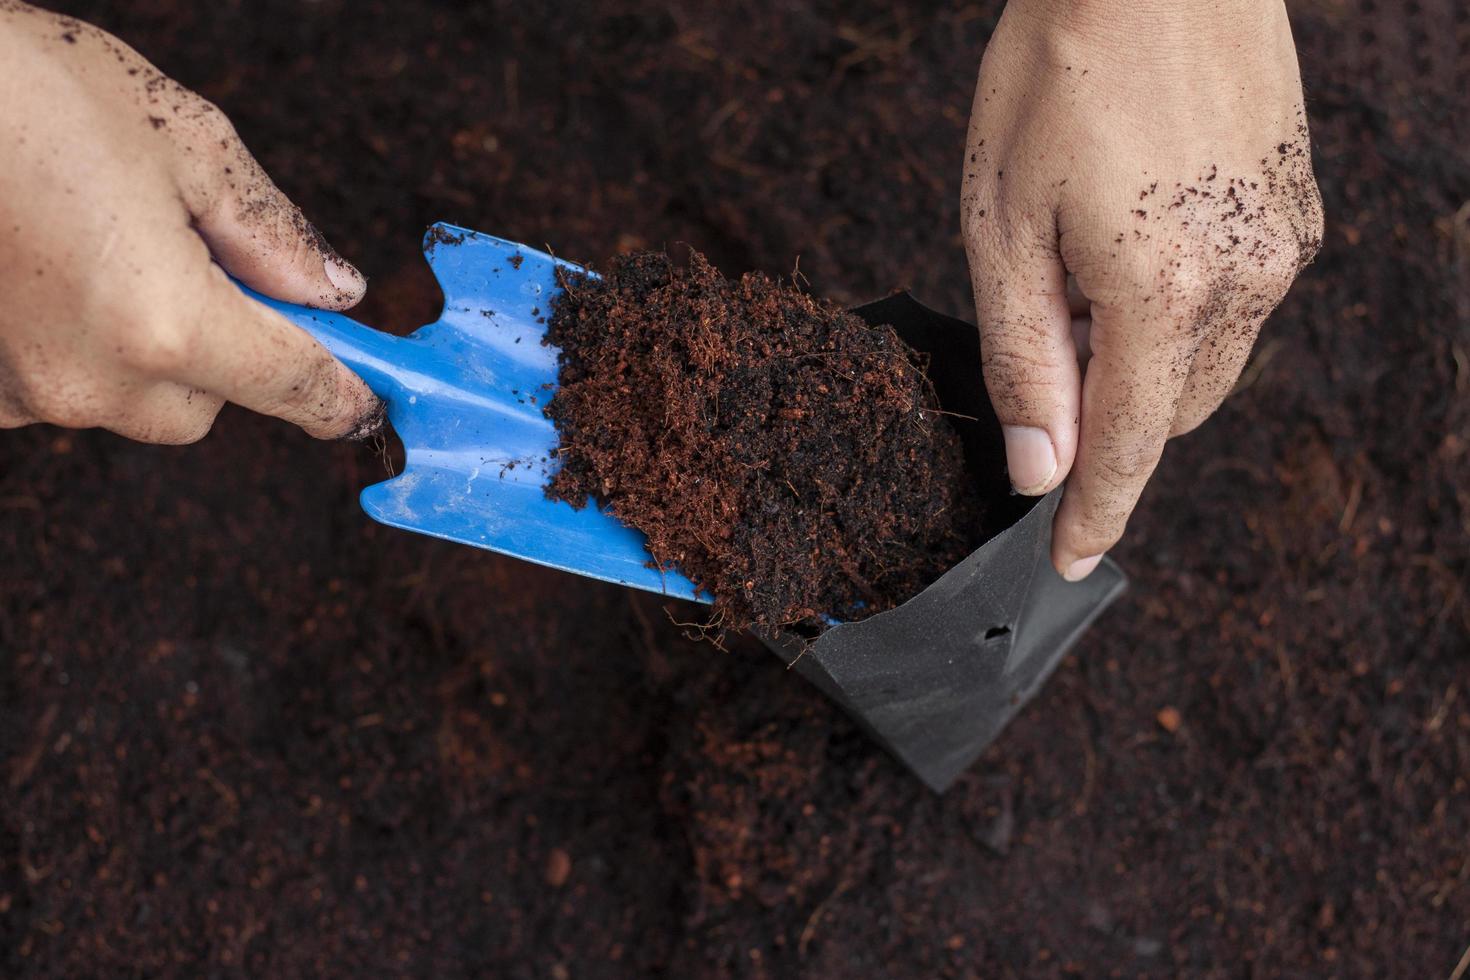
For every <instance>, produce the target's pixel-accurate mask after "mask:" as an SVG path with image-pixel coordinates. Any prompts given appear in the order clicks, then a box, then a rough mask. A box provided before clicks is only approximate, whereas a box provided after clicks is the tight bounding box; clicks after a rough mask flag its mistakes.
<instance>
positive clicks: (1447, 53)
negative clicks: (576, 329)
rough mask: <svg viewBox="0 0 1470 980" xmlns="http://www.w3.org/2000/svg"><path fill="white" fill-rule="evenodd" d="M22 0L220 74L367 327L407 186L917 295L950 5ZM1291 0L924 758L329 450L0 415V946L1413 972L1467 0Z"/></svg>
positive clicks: (445, 198) (1456, 467)
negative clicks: (1005, 650)
mask: <svg viewBox="0 0 1470 980" xmlns="http://www.w3.org/2000/svg"><path fill="white" fill-rule="evenodd" d="M65 6H66V7H67V9H68V10H69V12H72V13H75V14H77V15H79V16H81V17H83V18H86V19H89V20H94V21H96V22H98V23H101V24H102V25H103V26H106V27H108V28H109V29H111V30H113V31H115V32H117V33H118V34H120V35H121V37H122V38H123V39H124V40H126V41H128V42H130V43H131V44H133V45H135V46H136V47H138V48H139V49H140V50H141V51H142V52H143V53H144V54H145V55H146V56H147V57H149V58H151V59H153V60H154V61H155V62H157V63H158V64H159V65H160V66H161V67H162V68H163V69H164V70H165V71H167V72H169V73H171V74H173V75H174V76H176V77H177V78H178V79H179V80H180V81H182V82H183V83H184V84H185V85H188V86H190V87H193V88H196V89H198V90H199V91H201V92H202V93H203V94H205V95H206V96H208V97H209V98H211V99H213V100H215V101H217V102H218V103H219V104H220V105H222V106H223V107H224V108H225V110H226V111H227V112H228V113H229V114H230V115H231V117H233V119H234V120H235V122H236V123H237V125H238V127H239V129H240V130H241V132H242V134H243V135H244V137H245V140H246V142H247V144H248V145H249V146H251V148H252V149H254V150H255V152H256V153H257V154H258V155H259V157H260V158H261V160H262V162H263V163H264V164H265V166H266V168H267V169H268V170H269V171H270V172H271V173H272V174H273V175H275V177H276V178H277V180H278V182H279V183H280V184H281V185H282V186H283V187H284V188H285V189H286V191H287V192H288V193H289V194H291V195H292V196H293V197H294V198H295V199H296V200H298V201H299V202H300V203H301V204H302V205H303V206H304V207H305V209H306V211H307V213H308V214H309V215H311V216H312V217H313V218H314V219H315V220H317V221H318V222H319V223H320V224H321V226H322V228H323V230H324V231H325V232H326V234H327V235H328V237H329V238H330V239H331V240H332V242H333V243H334V244H335V245H336V246H337V247H338V248H339V249H340V250H341V251H342V252H343V253H344V254H345V255H347V256H348V257H350V258H351V259H353V260H354V261H356V262H358V263H359V264H360V265H361V267H362V268H363V269H364V270H365V271H366V272H367V273H368V275H369V276H370V277H371V279H372V287H371V290H370V293H369V298H368V300H367V302H366V304H365V306H364V307H363V308H362V310H361V313H362V315H363V317H364V318H366V319H368V320H369V321H370V322H373V323H376V324H380V325H384V326H387V327H391V328H393V329H396V330H399V331H406V330H408V329H411V328H412V327H414V326H416V325H418V324H419V323H421V322H424V321H426V320H428V319H431V318H432V317H433V316H434V314H435V312H436V308H437V303H438V294H437V291H436V288H435V286H434V284H433V282H432V280H431V278H430V277H429V274H428V272H427V269H426V268H425V266H424V265H423V263H422V261H421V259H420V257H419V250H418V240H419V237H420V235H421V233H422V230H423V228H424V227H425V226H426V225H427V224H428V223H430V222H431V221H434V220H438V219H446V220H450V221H455V222H458V223H460V224H464V225H467V226H471V227H476V228H481V229H484V230H487V231H491V232H494V233H496V234H499V235H503V236H505V237H508V238H512V239H518V240H522V241H526V242H530V243H536V244H539V243H542V242H546V243H550V244H551V245H552V246H553V247H554V248H555V249H556V251H557V253H558V254H560V255H565V256H569V257H572V258H578V259H590V260H601V259H603V258H605V257H606V256H608V255H610V254H613V253H614V252H617V251H619V250H628V249H634V248H642V247H660V246H663V245H666V244H674V243H677V242H681V241H683V242H688V243H691V244H693V245H695V246H697V247H698V248H700V249H701V250H703V251H705V252H707V253H709V255H710V257H711V259H712V260H714V261H715V262H716V264H717V265H719V266H720V267H721V268H722V269H724V270H726V271H727V272H729V273H732V274H735V273H739V272H741V271H744V270H746V269H750V268H759V269H764V270H766V271H768V272H772V273H777V274H782V273H789V272H790V270H791V269H792V267H793V265H794V263H795V261H796V258H797V256H800V262H801V271H802V272H803V273H804V274H805V275H806V276H808V277H809V278H810V280H811V282H812V283H813V286H814V289H815V290H816V291H817V292H819V293H821V294H824V295H829V296H833V297H836V298H838V299H842V300H844V301H850V302H859V301H862V300H867V299H871V298H874V297H876V296H879V295H882V294H883V293H885V292H887V291H888V290H889V289H890V288H892V287H896V286H907V287H909V288H911V289H912V290H913V291H914V293H915V294H916V295H917V296H918V297H919V298H920V299H922V300H924V301H925V302H927V303H929V304H930V305H933V306H936V307H939V308H941V309H944V310H946V311H949V312H953V313H956V314H958V315H961V316H966V317H967V318H968V317H969V315H970V304H969V299H968V296H967V295H966V292H967V277H966V272H965V265H964V252H963V250H962V248H961V245H960V242H959V239H958V232H957V229H958V214H957V210H958V197H959V195H958V181H959V176H960V162H961V148H962V140H963V134H964V124H965V119H966V114H967V111H968V108H969V103H970V94H971V89H972V85H973V79H974V75H975V71H976V67H977V65H978V61H979V57H980V53H981V51H982V49H983V45H984V42H985V39H986V37H987V36H988V33H989V30H990V29H991V27H992V26H993V24H994V20H995V17H996V15H997V14H998V8H999V4H998V3H985V4H979V5H973V6H963V5H952V4H933V5H921V4H892V3H866V2H842V3H836V2H832V3H792V4H774V3H752V2H725V3H721V4H692V5H691V4H669V5H667V7H661V6H659V5H656V4H628V3H622V2H617V0H614V2H608V3H598V4H582V3H566V4H525V3H505V2H501V3H483V4H476V5H473V9H472V10H471V9H468V8H469V7H470V5H458V4H450V3H438V2H425V0H413V2H395V3H387V2H380V0H368V2H358V3H348V2H346V0H319V2H313V3H299V2H291V3H287V2H282V0H265V2H252V3H248V4H247V3H241V2H219V3H210V4H203V3H182V2H140V3H135V4H128V5H125V7H126V9H124V5H115V4H103V3H100V2H75V3H68V4H66V5H65ZM1292 7H1293V13H1294V21H1295V27H1296V31H1297V34H1298V38H1299V41H1300V46H1301V53H1302V62H1303V69H1304V73H1305V77H1306V82H1307V88H1308V99H1309V111H1310V113H1311V122H1312V131H1313V142H1314V151H1315V154H1316V166H1317V171H1318V175H1319V177H1320V179H1321V182H1322V189H1323V193H1324V197H1325V199H1326V206H1327V214H1328V236H1327V241H1326V246H1325V248H1324V250H1323V252H1322V255H1321V257H1320V258H1319V259H1318V261H1317V264H1316V265H1315V266H1314V267H1313V268H1312V269H1311V270H1310V271H1309V272H1308V273H1307V275H1306V277H1305V279H1304V280H1303V281H1302V282H1301V283H1300V284H1299V285H1298V286H1297V288H1296V289H1295V290H1294V291H1293V293H1292V295H1291V297H1290V298H1289V299H1288V301H1287V302H1286V304H1285V306H1284V307H1283V308H1282V309H1281V310H1280V312H1279V313H1278V314H1277V315H1276V316H1275V317H1274V318H1273V320H1272V322H1271V323H1270V324H1269V325H1268V327H1267V330H1266V332H1265V335H1264V337H1263V339H1262V342H1261V344H1260V346H1259V349H1258V351H1257V353H1256V355H1255V359H1254V361H1253V363H1252V366H1251V367H1250V369H1249V370H1248V372H1247V374H1246V379H1245V384H1246V387H1245V390H1244V391H1242V392H1241V393H1240V394H1239V395H1238V396H1237V397H1236V398H1235V399H1234V400H1233V401H1231V402H1230V403H1229V404H1228V405H1227V407H1225V408H1224V409H1223V410H1222V411H1221V412H1220V413H1219V415H1218V416H1217V417H1216V418H1215V419H1214V420H1213V421H1211V422H1210V423H1209V424H1208V425H1206V426H1205V427H1204V428H1203V429H1202V430H1201V431H1199V432H1198V433H1196V434H1194V435H1191V436H1189V437H1187V438H1185V439H1182V440H1179V441H1178V442H1177V443H1175V444H1174V445H1173V446H1172V447H1171V448H1170V450H1169V451H1168V453H1167V454H1166V455H1165V458H1164V462H1163V465H1162V467H1161V469H1160V471H1159V474H1158V476H1157V477H1156V479H1155V480H1154V481H1153V483H1152V484H1151V485H1150V487H1149V490H1148V492H1147V493H1146V495H1145V497H1144V500H1143V503H1142V506H1141V510H1140V512H1139V514H1138V516H1137V518H1136V519H1135V520H1134V522H1133V525H1132V528H1131V531H1130V534H1129V536H1128V538H1127V540H1126V541H1125V542H1124V543H1123V544H1122V546H1121V547H1119V548H1118V549H1117V551H1116V553H1115V554H1116V557H1117V558H1118V560H1119V561H1120V562H1121V563H1122V564H1123V565H1124V566H1125V567H1126V568H1127V569H1128V570H1129V571H1130V572H1131V574H1132V576H1133V581H1134V585H1133V590H1132V592H1131V593H1130V594H1129V595H1128V596H1127V597H1126V598H1125V599H1124V600H1122V602H1121V603H1120V604H1119V605H1118V606H1116V607H1115V608H1114V609H1113V610H1111V611H1110V612H1109V613H1107V614H1106V616H1105V617H1104V618H1103V619H1102V620H1101V622H1099V624H1098V625H1097V627H1096V628H1095V629H1094V630H1093V631H1092V632H1091V633H1090V634H1089V635H1088V637H1087V638H1086V639H1085V640H1084V641H1083V642H1082V643H1081V644H1080V645H1079V647H1078V649H1077V650H1076V652H1075V654H1074V655H1073V656H1072V657H1071V658H1070V659H1069V660H1068V661H1067V662H1066V663H1065V664H1064V665H1063V667H1062V668H1061V669H1060V670H1059V672H1058V673H1057V675H1056V676H1055V678H1054V679H1053V680H1052V681H1051V682H1050V683H1049V684H1048V685H1047V687H1046V689H1045V690H1044V691H1043V692H1042V694H1041V695H1040V696H1039V698H1038V700H1037V701H1036V702H1035V703H1034V704H1033V705H1032V706H1031V707H1030V708H1029V709H1028V710H1026V711H1025V712H1024V713H1023V714H1022V715H1021V716H1020V717H1019V718H1018V719H1017V720H1016V722H1015V723H1014V724H1013V725H1012V726H1011V727H1010V729H1009V730H1008V731H1007V732H1006V733H1005V735H1004V736H1003V737H1002V738H1001V739H1000V740H999V742H998V743H997V744H996V745H995V746H994V747H993V748H992V749H991V750H990V751H989V752H988V753H987V754H986V756H985V757H984V759H983V760H982V761H981V762H980V764H978V765H977V766H975V767H974V769H973V770H972V771H971V772H970V773H968V774H967V775H966V776H965V777H964V778H963V779H962V780H961V782H960V783H959V785H957V786H956V787H955V789H954V790H953V791H952V792H951V793H950V794H949V795H947V796H945V797H943V798H936V797H933V796H931V795H929V794H928V793H927V792H926V791H925V790H923V789H922V788H921V787H920V786H919V785H918V784H917V782H915V781H914V780H913V779H911V778H910V777H908V776H907V775H906V774H905V773H904V772H903V771H902V770H901V769H900V768H899V767H898V766H897V765H896V764H895V763H893V762H892V761H890V760H889V759H888V758H887V757H885V756H884V755H883V754H882V753H881V752H880V751H879V750H878V749H876V748H875V747H874V746H872V745H871V744H870V743H869V742H868V741H867V740H866V739H865V738H864V737H863V736H862V735H861V734H860V733H859V732H857V731H856V730H855V729H854V728H853V726H852V725H851V724H850V723H849V722H848V721H847V720H846V719H845V718H843V717H842V716H841V715H840V714H839V713H838V712H837V711H836V710H835V709H834V708H832V707H831V706H830V705H829V704H828V703H826V702H825V701H824V700H823V699H822V698H821V697H820V696H819V695H818V694H817V693H816V692H815V691H814V690H812V689H810V688H808V687H807V686H806V685H805V684H804V683H803V682H801V681H800V680H799V679H798V678H797V677H795V676H794V675H792V674H789V673H787V672H785V671H784V670H782V669H781V666H780V664H779V662H777V661H776V660H775V659H774V658H773V657H771V656H770V654H768V653H766V652H765V651H764V650H763V649H762V648H760V647H759V646H757V645H756V644H754V643H753V642H743V643H738V644H736V645H735V646H734V647H733V648H732V649H731V650H730V651H729V652H728V653H721V652H719V651H717V650H715V649H713V648H712V647H710V646H708V645H700V644H694V643H691V642H688V641H686V640H684V639H683V638H682V636H681V633H680V631H679V630H678V629H676V628H674V627H673V626H672V625H671V624H670V622H669V620H668V618H667V617H666V616H665V614H664V612H663V610H662V604H661V603H660V602H659V601H658V600H657V599H655V598H651V597H649V598H645V597H641V596H637V595H633V594H631V593H628V592H626V591H621V590H618V589H616V588H611V587H603V586H600V585H597V584H594V583H590V582H587V581H583V580H579V579H574V578H571V577H568V576H564V575H560V574H557V573H553V572H550V571H545V570H541V569H537V568H532V567H529V566H526V565H522V564H517V563H514V562H511V561H508V560H502V559H498V558H496V557H493V556H489V555H486V554H483V553H478V552H475V551H473V550H471V549H467V548H462V547H455V546H451V545H446V544H443V543H440V542H436V541H432V540H429V539H427V538H422V537H417V536H412V535H406V534H401V533H398V532H394V531H391V530H389V529H386V528H382V527H379V526H376V525H374V524H373V523H371V522H370V521H368V520H367V519H366V518H365V517H364V516H363V515H362V514H361V513H360V511H359V510H358V508H357V506H356V504H355V500H354V498H355V495H356V493H357V491H358V489H359V488H360V487H361V486H363V485H364V484H365V483H367V482H369V481H372V480H375V479H378V478H380V477H381V476H383V475H384V473H383V469H384V467H383V463H382V461H381V460H380V459H379V458H378V457H377V456H375V455H374V454H373V453H372V452H371V451H370V450H368V449H365V448H362V447H356V446H348V445H324V444H320V443H316V442H314V441H312V440H310V439H308V438H306V437H304V436H302V435H301V434H300V433H298V432H296V431H294V430H292V429H291V428H289V427H288V426H285V425H283V424H280V423H276V422H272V421H269V420H265V419H261V418H256V417H252V416H250V415H248V414H247V413H244V412H241V411H237V410H234V409H227V410H226V411H225V413H224V415H223V416H222V417H221V419H220V421H219V424H218V425H217V427H216V430H215V432H214V434H213V435H211V436H210V437H209V438H208V439H207V440H206V441H205V442H203V443H202V444H200V445H198V446H195V447H190V448H184V449H164V448H149V447H144V446H138V445H133V444H130V443H127V442H125V441H123V440H121V439H117V438H114V437H111V436H109V435H106V434H102V433H95V432H85V433H72V432H64V431H61V430H56V429H47V428H31V429H26V430H22V431H16V432H7V433H3V434H0V555H3V556H4V562H5V563H4V566H3V576H0V973H3V974H5V975H7V976H129V975H140V976H141V975H149V976H161V975H176V976H189V977H193V976H204V975H209V976H229V975H242V976H280V977H290V976H351V975H358V976H380V975H392V974H394V973H403V974H411V975H418V976H441V977H454V976H472V975H474V976H501V977H557V978H560V977H619V976H648V975H666V976H672V977H705V976H710V977H718V976H752V977H760V976H770V977H788V976H811V977H843V978H847V977H876V976H884V977H933V976H966V977H980V976H984V977H995V976H1025V977H1047V976H1066V975H1076V976H1085V977H1096V976H1107V975H1119V976H1188V977H1217V976H1218V977H1236V976H1242V977H1279V976H1287V977H1321V976H1344V977H1368V976H1372V977H1416V978H1418V977H1425V976H1431V977H1433V976H1447V975H1448V974H1449V973H1450V972H1451V970H1452V969H1453V968H1454V967H1455V965H1456V963H1457V961H1458V960H1459V959H1460V957H1461V954H1462V952H1463V951H1464V950H1465V948H1466V944H1467V943H1470V853H1467V848H1466V842H1467V839H1470V785H1467V777H1470V669H1467V668H1470V654H1467V647H1470V642H1467V634H1470V595H1467V594H1466V593H1467V586H1470V543H1467V542H1470V534H1467V531H1470V528H1467V524H1470V435H1467V429H1470V282H1467V278H1466V277H1467V274H1470V273H1467V270H1470V224H1467V222H1470V215H1467V213H1466V212H1463V211H1461V210H1460V209H1461V208H1462V207H1463V206H1464V205H1465V203H1466V201H1467V200H1470V152H1467V148H1466V143H1465V131H1464V122H1465V119H1466V118H1467V116H1470V106H1467V99H1470V96H1467V95H1466V93H1467V92H1470V13H1467V8H1466V7H1465V5H1463V4H1460V3H1457V2H1456V0H1417V2H1414V3H1408V4H1402V5H1400V4H1387V3H1380V2H1375V0H1356V2H1354V0H1316V2H1299V3H1294V4H1293V5H1292ZM1457 211H1459V212H1460V216H1459V218H1458V219H1457V217H1456V214H1457Z"/></svg>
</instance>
